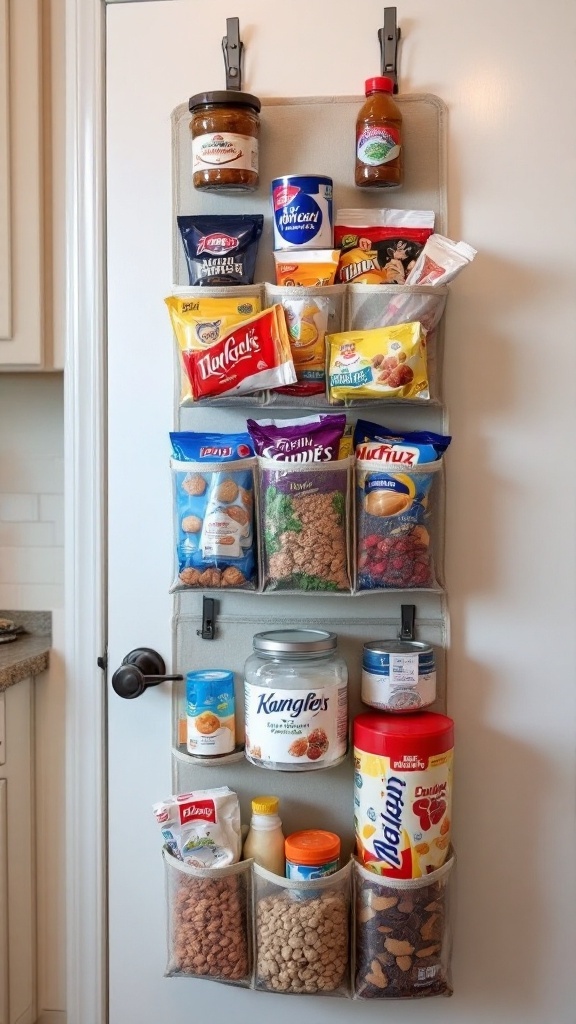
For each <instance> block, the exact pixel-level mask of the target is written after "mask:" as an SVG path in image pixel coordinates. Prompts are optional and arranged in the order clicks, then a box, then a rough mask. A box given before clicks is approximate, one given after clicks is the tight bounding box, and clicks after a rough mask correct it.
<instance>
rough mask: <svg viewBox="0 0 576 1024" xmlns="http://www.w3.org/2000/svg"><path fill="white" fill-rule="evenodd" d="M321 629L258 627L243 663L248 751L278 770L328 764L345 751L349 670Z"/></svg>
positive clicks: (334, 641)
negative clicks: (264, 629)
mask: <svg viewBox="0 0 576 1024" xmlns="http://www.w3.org/2000/svg"><path fill="white" fill-rule="evenodd" d="M336 645H337V637H336V635H335V634H334V633H328V632H325V631H324V630H319V629H282V630H272V631H271V632H267V633H257V634H256V636H255V637H254V653H253V654H252V655H251V657H250V658H248V660H247V662H246V667H245V681H246V685H245V705H246V706H245V723H246V747H245V753H246V757H247V758H248V760H249V761H251V762H252V763H253V764H256V765H259V766H260V767H263V768H276V769H279V770H280V771H289V772H298V771H311V770H314V769H317V768H332V767H333V766H334V765H336V764H339V763H340V761H342V760H343V758H344V757H345V756H346V744H347V733H348V702H347V692H348V671H347V668H346V663H345V661H344V660H343V658H341V657H340V655H339V654H338V652H337V650H336Z"/></svg>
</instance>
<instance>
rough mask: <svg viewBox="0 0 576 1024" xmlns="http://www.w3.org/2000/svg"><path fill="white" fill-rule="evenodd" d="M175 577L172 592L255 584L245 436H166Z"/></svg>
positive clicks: (249, 451)
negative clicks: (168, 451)
mask: <svg viewBox="0 0 576 1024" xmlns="http://www.w3.org/2000/svg"><path fill="white" fill-rule="evenodd" d="M170 440H171V442H172V458H171V461H170V465H171V469H172V477H173V484H174V516H175V534H176V560H177V574H176V578H175V580H174V583H173V585H172V588H171V589H172V591H175V590H185V589H187V588H189V587H190V588H195V589H214V588H221V587H230V588H233V589H241V590H254V589H255V588H256V584H257V565H256V541H255V536H254V467H255V463H256V459H255V457H254V448H253V445H252V441H251V438H250V435H249V434H244V433H242V434H205V433H192V432H186V433H184V432H181V433H172V434H170Z"/></svg>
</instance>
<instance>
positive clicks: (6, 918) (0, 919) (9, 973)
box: [0, 679, 36, 1024]
mask: <svg viewBox="0 0 576 1024" xmlns="http://www.w3.org/2000/svg"><path fill="white" fill-rule="evenodd" d="M33 765H34V747H33V712H32V680H31V679H24V680H22V681H21V682H19V683H16V684H14V685H13V686H11V687H9V689H7V690H6V691H5V692H4V693H1V694H0V1024H33V1022H34V1021H35V1020H36V993H35V987H36V978H35V975H36V953H35V946H36V933H35V932H36V930H35V886H34V853H33V850H34V823H33V822H34V819H33V796H34V793H33V770H34V767H33Z"/></svg>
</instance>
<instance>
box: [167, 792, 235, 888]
mask: <svg viewBox="0 0 576 1024" xmlns="http://www.w3.org/2000/svg"><path fill="white" fill-rule="evenodd" d="M152 810H153V811H154V814H155V816H156V821H157V822H158V824H159V825H160V827H161V829H162V835H163V837H164V841H165V844H166V846H167V848H168V850H169V852H170V853H171V854H172V855H173V856H174V857H177V858H178V859H179V860H182V861H184V863H185V864H191V865H192V867H195V868H219V867H225V866H226V865H227V864H236V862H237V861H239V860H240V853H241V849H242V841H241V833H240V805H239V803H238V797H237V795H236V793H233V792H232V790H231V789H229V788H228V786H221V787H220V788H219V789H198V790H196V791H195V792H194V793H180V794H179V795H177V796H170V797H168V799H167V800H162V801H161V802H160V803H157V804H154V806H153V808H152Z"/></svg>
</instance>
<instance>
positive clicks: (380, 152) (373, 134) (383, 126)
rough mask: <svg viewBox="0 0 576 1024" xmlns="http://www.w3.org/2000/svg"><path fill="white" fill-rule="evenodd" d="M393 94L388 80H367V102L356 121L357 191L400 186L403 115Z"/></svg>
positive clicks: (391, 83)
mask: <svg viewBox="0 0 576 1024" xmlns="http://www.w3.org/2000/svg"><path fill="white" fill-rule="evenodd" d="M393 92H394V82H393V81H392V79H391V78H387V77H384V76H381V77H377V78H368V79H367V80H366V102H365V103H364V105H363V106H362V107H361V109H360V112H359V114H358V117H357V119H356V170H355V174H354V181H355V184H356V185H357V186H358V188H395V189H398V188H400V186H401V185H402V174H403V166H402V163H403V161H402V114H401V113H400V108H399V107H398V104H397V103H395V102H394V100H393V99H392V95H393Z"/></svg>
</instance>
